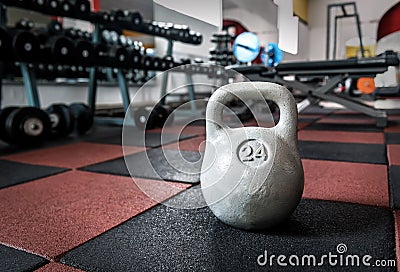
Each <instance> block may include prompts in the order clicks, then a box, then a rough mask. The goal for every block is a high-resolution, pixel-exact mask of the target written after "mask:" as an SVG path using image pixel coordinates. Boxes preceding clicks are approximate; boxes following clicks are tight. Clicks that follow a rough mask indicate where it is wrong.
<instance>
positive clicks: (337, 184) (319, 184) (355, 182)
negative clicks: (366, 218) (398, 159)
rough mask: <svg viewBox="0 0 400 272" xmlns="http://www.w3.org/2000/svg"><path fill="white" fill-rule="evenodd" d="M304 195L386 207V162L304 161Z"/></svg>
mask: <svg viewBox="0 0 400 272" xmlns="http://www.w3.org/2000/svg"><path fill="white" fill-rule="evenodd" d="M303 167H304V175H305V186H304V194H303V197H305V198H315V199H325V200H333V201H342V202H352V203H360V204H368V205H378V206H386V207H388V206H389V189H388V177H387V167H386V165H376V164H365V163H349V162H333V161H318V160H303Z"/></svg>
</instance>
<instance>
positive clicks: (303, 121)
mask: <svg viewBox="0 0 400 272" xmlns="http://www.w3.org/2000/svg"><path fill="white" fill-rule="evenodd" d="M318 119H319V117H315V118H308V117H299V119H298V122H299V123H312V122H314V121H316V120H318Z"/></svg>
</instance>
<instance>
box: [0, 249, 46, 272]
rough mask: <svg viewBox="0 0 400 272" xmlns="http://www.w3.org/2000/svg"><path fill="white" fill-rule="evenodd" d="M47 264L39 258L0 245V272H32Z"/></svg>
mask: <svg viewBox="0 0 400 272" xmlns="http://www.w3.org/2000/svg"><path fill="white" fill-rule="evenodd" d="M48 262H49V261H48V260H46V259H44V258H42V257H40V256H37V255H34V254H31V253H28V252H25V251H22V250H18V249H15V248H11V247H8V246H5V245H1V244H0V271H16V272H17V271H33V270H35V269H37V268H39V267H41V266H43V265H45V264H47V263H48Z"/></svg>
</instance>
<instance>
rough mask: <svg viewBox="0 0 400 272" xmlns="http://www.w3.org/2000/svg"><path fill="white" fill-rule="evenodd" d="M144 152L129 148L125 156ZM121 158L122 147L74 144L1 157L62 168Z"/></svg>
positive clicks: (141, 149)
mask: <svg viewBox="0 0 400 272" xmlns="http://www.w3.org/2000/svg"><path fill="white" fill-rule="evenodd" d="M143 150H145V148H143V147H133V146H129V147H126V148H125V152H126V153H127V154H133V153H137V152H141V151H143ZM122 156H123V152H122V147H121V146H118V145H110V144H96V143H74V144H68V145H63V146H58V147H52V148H47V149H40V150H35V151H29V152H23V153H18V154H14V155H9V156H5V157H3V159H6V160H10V161H16V162H22V163H28V164H36V165H46V166H55V167H64V168H79V167H83V166H86V165H90V164H95V163H98V162H102V161H107V160H111V159H116V158H119V157H122Z"/></svg>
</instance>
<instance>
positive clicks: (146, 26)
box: [0, 0, 202, 124]
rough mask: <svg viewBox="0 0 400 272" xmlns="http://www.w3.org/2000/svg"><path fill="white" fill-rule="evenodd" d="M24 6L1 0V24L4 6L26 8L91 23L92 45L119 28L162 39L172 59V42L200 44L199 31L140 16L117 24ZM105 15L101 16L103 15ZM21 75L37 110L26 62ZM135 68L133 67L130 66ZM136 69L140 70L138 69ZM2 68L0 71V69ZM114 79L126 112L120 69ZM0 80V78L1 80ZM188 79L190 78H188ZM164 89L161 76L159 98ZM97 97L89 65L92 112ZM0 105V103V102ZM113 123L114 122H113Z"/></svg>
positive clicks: (127, 97) (34, 87) (124, 83)
mask: <svg viewBox="0 0 400 272" xmlns="http://www.w3.org/2000/svg"><path fill="white" fill-rule="evenodd" d="M27 3H31V2H29V1H17V0H0V25H6V23H7V18H6V6H12V7H17V8H21V9H27V10H31V11H36V12H39V13H42V14H46V15H51V16H59V17H68V18H73V19H79V20H84V21H88V22H91V23H93V24H94V30H93V34H92V43H93V44H99V43H100V38H101V37H100V35H101V30H102V29H106V28H114V29H115V28H119V29H124V30H131V31H136V32H140V33H143V34H149V35H153V36H158V37H164V38H166V39H167V40H168V49H167V56H172V51H173V42H174V41H180V42H184V43H189V44H200V43H201V42H202V35H201V34H200V33H198V32H193V31H190V30H189V28H188V27H186V26H182V28H183V29H184V31H180V32H179V31H178V33H177V32H176V31H174V29H171V27H173V25H171V24H165V23H158V22H154V21H143V20H142V18H141V15H140V14H139V15H140V16H139V17H138V18H140V20H138V21H136V23H128V22H118V21H114V20H110V18H111V17H107V18H108V19H107V20H106V19H104V18H105V17H101V16H99V15H98V14H99V13H97V12H88V13H87V14H73V13H66V12H55V11H54V10H53V11H52V12H49V11H47V10H45V9H39V8H38V7H37V6H34V5H27ZM103 14H104V13H103ZM20 68H21V74H22V78H23V82H24V85H25V90H26V94H27V99H28V103H29V105H31V106H34V107H38V108H40V107H41V105H40V100H39V95H38V90H37V82H36V76H35V73H34V71H32V69H30V68H29V66H28V64H27V63H20ZM132 68H134V67H132ZM137 68H139V67H137ZM0 69H1V68H0ZM117 71H118V72H117V79H118V85H119V89H120V91H121V96H122V101H123V105H124V109H125V111H127V110H128V107H129V105H130V101H131V100H130V94H129V89H128V83H127V80H126V77H125V74H124V71H123V70H122V69H118V70H117ZM0 80H1V79H0ZM188 80H190V79H188ZM166 86H167V76H164V78H163V82H162V89H161V96H164V94H165V92H166ZM0 92H1V82H0ZM190 93H191V94H192V96H193V98H194V91H193V90H191V91H190ZM96 95H97V67H96V66H92V67H91V68H90V73H89V92H88V105H89V107H90V108H91V109H92V111H93V112H94V111H95V107H96ZM0 102H1V101H0ZM113 123H115V122H113ZM117 123H118V124H122V121H118V122H117Z"/></svg>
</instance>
